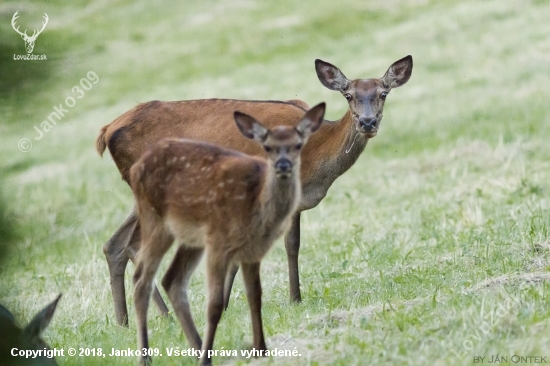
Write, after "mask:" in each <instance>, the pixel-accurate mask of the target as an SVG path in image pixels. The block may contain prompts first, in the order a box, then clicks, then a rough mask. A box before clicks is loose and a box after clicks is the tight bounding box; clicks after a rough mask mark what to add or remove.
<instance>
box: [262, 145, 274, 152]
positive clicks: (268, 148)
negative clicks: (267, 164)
mask: <svg viewBox="0 0 550 366" xmlns="http://www.w3.org/2000/svg"><path fill="white" fill-rule="evenodd" d="M264 150H265V151H266V152H272V151H273V149H272V148H270V147H269V146H264Z"/></svg>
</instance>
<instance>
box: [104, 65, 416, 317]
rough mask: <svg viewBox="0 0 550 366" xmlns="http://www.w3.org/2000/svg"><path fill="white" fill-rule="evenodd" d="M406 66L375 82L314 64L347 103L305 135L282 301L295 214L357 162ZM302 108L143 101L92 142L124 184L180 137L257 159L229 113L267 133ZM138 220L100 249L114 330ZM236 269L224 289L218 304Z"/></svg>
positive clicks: (295, 247)
mask: <svg viewBox="0 0 550 366" xmlns="http://www.w3.org/2000/svg"><path fill="white" fill-rule="evenodd" d="M412 67H413V60H412V57H411V56H406V57H404V58H402V59H400V60H398V61H396V62H394V63H393V64H392V65H391V66H390V67H389V68H388V70H387V71H386V73H385V74H384V76H382V77H381V78H379V79H356V80H348V78H346V76H345V75H344V74H343V73H342V71H340V70H339V69H338V68H337V67H336V66H333V65H331V64H329V63H328V62H324V61H321V60H315V68H316V71H317V76H318V77H319V80H320V81H321V83H322V84H323V85H324V86H325V87H327V88H329V89H331V90H336V91H339V92H340V93H342V94H343V95H344V97H345V98H346V99H347V101H348V105H349V109H348V111H347V112H346V113H345V114H344V116H343V117H342V118H340V119H339V120H337V121H334V122H327V123H323V125H322V126H321V128H320V130H319V131H318V132H317V133H316V134H315V135H313V136H312V137H311V140H310V142H309V143H308V145H307V146H306V147H305V148H304V151H303V153H302V160H303V162H304V164H302V168H301V182H302V198H301V200H300V204H299V206H298V210H297V213H296V215H295V216H294V218H293V220H292V226H291V229H290V231H289V232H288V234H287V235H286V236H285V247H286V251H287V257H288V268H289V278H290V298H291V300H292V301H296V302H299V301H301V295H300V282H299V272H298V252H299V250H300V212H301V211H305V210H308V209H311V208H313V207H315V206H317V205H318V204H319V202H321V200H322V199H323V198H324V197H325V195H326V194H327V191H328V189H329V188H330V186H331V185H332V183H333V182H334V181H335V180H336V178H338V177H339V176H340V175H342V174H343V173H344V172H346V171H347V170H348V169H349V168H350V167H351V166H352V165H353V164H354V163H355V161H356V160H357V159H358V158H359V156H360V154H361V153H362V152H363V150H364V149H365V146H366V145H367V142H368V140H369V139H370V138H372V137H374V136H376V134H377V132H378V128H379V126H380V121H381V120H382V112H383V107H384V102H385V100H386V96H387V95H388V93H389V92H390V91H391V89H393V88H397V87H399V86H401V85H403V84H405V83H406V82H407V81H408V80H409V78H410V76H411V72H412ZM308 108H309V107H308V105H307V104H306V103H305V102H302V101H299V100H290V101H243V100H223V99H203V100H190V101H177V102H160V101H152V102H148V103H143V104H140V105H138V106H137V107H135V108H134V109H132V110H130V111H128V112H126V113H124V114H123V115H122V116H120V117H118V118H117V119H115V120H114V121H113V122H111V123H110V124H109V125H106V126H104V127H103V128H102V129H101V130H100V133H99V136H98V138H97V141H96V148H97V151H98V152H99V153H100V155H101V154H103V152H104V151H105V149H106V147H107V146H108V147H109V151H110V152H111V155H112V157H113V160H114V161H115V163H116V165H117V167H118V169H119V171H120V173H121V174H122V178H123V179H124V180H125V181H126V182H128V172H129V170H130V167H131V166H132V164H134V163H135V162H136V161H137V159H139V157H140V156H141V155H142V154H143V152H144V151H145V149H146V148H147V147H149V146H150V145H151V144H152V143H154V142H156V141H159V140H160V139H162V138H165V137H185V138H192V139H197V140H203V141H208V142H213V143H216V144H218V145H220V146H223V147H227V148H231V149H234V150H238V151H241V152H244V153H246V154H250V155H256V156H265V152H264V151H263V150H262V149H261V148H260V147H259V146H258V145H257V144H254V143H253V142H251V141H250V140H249V139H245V138H243V137H242V136H241V135H240V133H239V132H238V130H237V129H236V128H235V126H234V122H233V112H234V111H235V110H239V111H242V112H244V113H247V114H250V115H253V116H256V118H258V119H259V120H261V121H262V123H264V125H266V126H267V127H270V128H271V127H274V126H277V125H293V126H295V125H296V124H297V123H298V121H300V119H301V118H302V116H303V113H304V112H305V111H306V110H307V109H308ZM139 243H140V237H139V221H138V218H137V215H136V214H135V210H134V209H133V210H132V212H131V213H130V215H129V216H128V218H127V219H126V221H125V222H124V223H123V224H122V225H121V226H120V228H119V229H118V230H117V231H116V232H115V233H114V234H113V236H112V237H111V238H110V239H109V240H108V241H107V242H106V243H105V245H104V246H103V251H104V253H105V256H106V258H107V263H108V265H109V272H110V278H111V289H112V292H113V298H114V305H115V313H116V317H117V321H118V323H119V324H121V325H125V326H127V325H128V319H127V315H128V310H127V308H126V297H125V289H124V272H125V269H126V265H127V263H128V259H131V260H132V261H134V257H135V253H136V251H137V248H138V247H139ZM235 273H236V268H233V270H232V271H231V272H230V274H229V276H228V286H225V289H226V291H227V293H226V305H227V301H228V300H229V293H230V290H231V284H232V280H233V277H234V276H235ZM153 298H154V301H155V303H156V304H157V306H158V308H159V310H160V312H161V313H167V312H168V308H167V307H166V305H165V304H164V301H163V300H162V297H161V296H160V293H159V292H158V290H157V289H156V287H155V288H154V290H153Z"/></svg>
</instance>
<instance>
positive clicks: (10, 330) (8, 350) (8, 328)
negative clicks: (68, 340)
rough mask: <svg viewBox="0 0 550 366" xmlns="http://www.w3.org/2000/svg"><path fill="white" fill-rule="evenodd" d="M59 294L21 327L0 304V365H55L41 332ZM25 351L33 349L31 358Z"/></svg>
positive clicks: (46, 323)
mask: <svg viewBox="0 0 550 366" xmlns="http://www.w3.org/2000/svg"><path fill="white" fill-rule="evenodd" d="M60 298H61V294H60V295H59V296H57V298H56V299H55V300H54V301H52V302H51V303H50V304H49V305H47V306H46V307H45V308H44V309H42V310H41V311H40V312H39V313H38V314H36V315H35V317H34V318H33V319H32V320H31V321H30V323H29V324H27V326H26V327H24V328H23V329H21V328H19V327H18V326H17V325H16V324H15V319H14V318H13V315H12V314H11V313H10V311H9V310H8V309H6V308H5V307H3V306H2V305H0V329H1V330H2V331H1V334H0V365H4V362H6V363H5V365H8V364H9V365H43V366H46V365H57V362H55V358H54V355H53V354H54V350H52V349H50V347H49V346H48V345H47V344H46V342H44V340H43V339H42V332H44V330H45V329H46V327H47V326H48V324H50V321H51V319H52V317H53V314H54V312H55V308H56V307H57V303H58V302H59V299H60ZM25 351H26V352H30V351H34V353H33V354H32V355H31V357H32V358H26V357H25Z"/></svg>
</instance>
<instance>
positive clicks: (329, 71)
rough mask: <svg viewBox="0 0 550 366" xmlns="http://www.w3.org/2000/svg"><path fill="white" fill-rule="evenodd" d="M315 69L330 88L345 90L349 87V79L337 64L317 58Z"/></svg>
mask: <svg viewBox="0 0 550 366" xmlns="http://www.w3.org/2000/svg"><path fill="white" fill-rule="evenodd" d="M315 71H317V77H318V78H319V81H320V82H321V83H322V84H323V85H324V86H325V87H327V88H329V89H330V90H338V91H340V92H344V91H346V90H347V89H348V87H349V84H350V82H349V80H348V78H346V75H344V73H343V72H342V71H340V69H339V68H337V67H336V66H334V65H332V64H329V63H328V62H325V61H323V60H319V59H316V60H315Z"/></svg>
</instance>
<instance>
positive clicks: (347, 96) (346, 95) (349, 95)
mask: <svg viewBox="0 0 550 366" xmlns="http://www.w3.org/2000/svg"><path fill="white" fill-rule="evenodd" d="M344 97H346V99H347V100H348V102H349V101H351V94H350V93H346V94H344Z"/></svg>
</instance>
